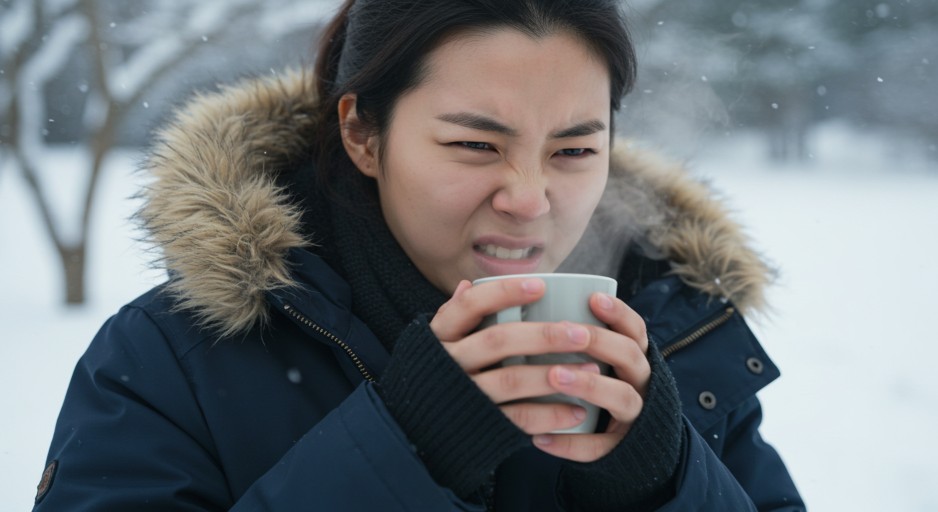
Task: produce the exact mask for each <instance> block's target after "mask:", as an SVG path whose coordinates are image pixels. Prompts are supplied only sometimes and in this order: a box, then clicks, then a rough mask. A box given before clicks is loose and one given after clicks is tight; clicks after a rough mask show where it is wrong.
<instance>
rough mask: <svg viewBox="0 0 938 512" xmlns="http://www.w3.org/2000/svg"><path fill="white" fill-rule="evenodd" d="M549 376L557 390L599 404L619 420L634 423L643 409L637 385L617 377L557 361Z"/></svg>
mask: <svg viewBox="0 0 938 512" xmlns="http://www.w3.org/2000/svg"><path fill="white" fill-rule="evenodd" d="M547 379H548V382H550V385H551V387H552V388H553V389H554V390H556V391H557V392H559V393H563V394H565V395H569V396H572V397H576V398H580V399H583V400H586V401H587V402H589V403H591V404H593V405H596V406H599V407H600V408H602V409H605V410H607V411H609V414H610V416H612V417H613V418H614V419H615V420H618V421H619V422H622V423H625V424H631V423H632V422H633V421H635V418H637V417H638V415H639V413H641V412H642V406H643V405H644V401H643V400H642V397H641V395H639V393H638V391H637V390H636V389H635V387H633V386H632V385H631V384H629V383H627V382H624V381H621V380H619V379H616V378H614V377H607V376H604V375H598V374H596V373H593V372H587V371H582V370H579V371H578V370H573V369H570V368H569V367H567V366H561V365H557V366H553V367H551V368H550V371H549V372H548V374H547Z"/></svg>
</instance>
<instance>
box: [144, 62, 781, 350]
mask: <svg viewBox="0 0 938 512" xmlns="http://www.w3.org/2000/svg"><path fill="white" fill-rule="evenodd" d="M312 84H313V80H312V77H311V76H309V75H308V74H304V73H298V72H291V73H287V74H285V75H282V76H279V77H273V78H264V79H256V80H250V81H246V82H243V83H241V84H238V85H237V86H233V87H226V88H223V89H222V90H221V91H220V92H218V93H214V94H206V95H200V96H197V97H196V98H194V99H193V100H192V101H191V102H190V103H189V104H188V105H186V106H185V107H183V108H182V109H180V110H179V112H178V113H177V114H176V116H175V119H174V120H173V122H172V123H170V124H169V126H168V127H166V128H165V129H163V130H162V131H160V132H159V134H158V140H157V144H156V145H155V147H154V148H153V150H152V152H151V153H150V156H149V158H148V159H147V160H146V162H145V164H144V167H145V170H146V171H148V172H149V173H150V174H151V175H152V181H151V184H150V185H149V186H148V187H147V188H146V189H145V190H144V192H143V198H144V205H143V207H142V209H141V210H140V212H139V218H140V220H141V222H142V224H143V227H144V229H145V230H146V232H147V234H148V238H149V240H150V241H151V242H152V243H153V244H154V245H155V246H156V247H157V248H158V249H159V250H160V251H161V254H162V260H161V261H162V264H163V265H164V266H165V267H166V269H167V270H168V271H170V273H171V275H172V280H171V282H170V284H169V291H170V292H171V293H172V294H173V295H174V296H175V297H176V299H177V300H178V303H179V305H180V307H181V308H184V309H188V310H190V311H192V312H193V313H194V314H195V315H196V316H197V317H198V318H199V319H200V320H201V321H202V322H203V323H204V324H205V325H207V326H210V327H212V328H215V329H218V331H219V332H220V333H221V334H222V335H231V334H235V333H239V332H242V331H245V330H246V329H248V328H250V327H251V326H253V325H254V324H256V323H257V322H258V321H262V320H263V319H264V318H265V317H266V315H267V305H266V299H265V296H266V292H268V291H271V290H275V289H278V288H285V287H290V286H291V285H292V284H293V281H292V276H291V274H290V271H289V269H288V264H287V261H286V255H287V251H288V249H289V248H291V247H298V246H303V245H306V244H307V241H306V240H305V239H304V237H303V235H302V229H301V216H302V212H301V211H299V210H298V209H297V207H296V206H295V205H294V204H292V203H291V202H290V200H289V199H288V194H287V193H286V192H285V191H284V190H282V189H280V188H278V186H277V185H276V184H275V178H274V176H275V173H277V172H278V171H280V170H283V169H285V168H288V167H289V166H291V165H295V164H296V163H297V162H298V161H301V160H302V158H303V156H305V155H308V151H309V149H308V147H307V144H306V142H307V141H309V140H310V138H311V132H312V129H313V126H314V119H313V111H314V107H315V104H316V101H317V100H316V94H315V91H314V88H313V86H312ZM611 240H615V241H620V242H619V243H617V244H615V245H613V246H610V244H609V242H610V241H611ZM627 242H634V243H638V244H640V246H641V247H642V248H643V250H644V251H645V253H646V254H648V255H650V256H653V257H660V258H666V259H668V260H670V261H671V262H672V269H673V272H674V273H675V274H677V275H678V276H680V277H681V279H683V280H684V281H685V282H686V283H687V284H689V285H690V286H693V287H695V288H697V289H700V290H701V291H703V292H705V293H707V294H709V295H711V296H714V297H720V298H727V299H729V300H731V301H733V302H734V303H735V304H736V306H737V307H738V308H739V309H741V310H743V311H744V312H745V311H752V310H757V309H760V308H761V307H762V306H763V303H764V299H763V293H764V288H765V286H766V285H767V284H768V283H769V282H770V280H771V278H772V271H771V270H770V268H769V267H768V266H767V265H766V264H765V263H764V262H763V261H762V260H761V259H760V258H759V257H758V255H757V254H756V253H755V252H754V251H753V250H752V249H751V248H750V247H749V246H748V242H747V239H746V237H745V236H744V235H743V233H742V232H741V229H740V227H739V226H738V225H737V224H736V223H735V222H733V221H732V220H731V219H730V218H729V217H728V215H727V213H726V210H725V209H724V207H723V206H722V205H721V204H720V203H719V201H717V200H715V199H714V198H713V194H712V192H711V191H710V189H709V188H707V187H706V186H705V185H703V184H701V183H698V182H696V181H693V180H692V179H690V178H689V177H688V176H687V174H686V172H685V171H684V170H683V169H682V168H681V167H680V166H676V165H671V164H667V163H664V162H661V161H658V160H656V159H655V158H653V157H651V156H649V155H648V154H643V153H641V152H639V151H636V150H634V149H633V148H631V147H629V146H628V145H627V144H625V143H624V142H623V141H619V142H617V148H616V149H615V151H614V152H613V156H612V165H611V168H610V176H609V184H608V185H607V188H606V192H605V194H604V196H603V198H602V200H601V202H600V205H599V207H598V208H597V211H596V214H595V215H594V217H593V219H592V220H591V222H590V227H589V228H588V230H587V233H586V235H585V236H584V238H583V241H582V242H581V243H580V245H579V246H578V248H577V249H576V250H575V251H574V253H573V254H572V255H571V257H570V258H569V259H568V261H567V262H566V263H565V264H564V266H563V267H562V270H567V271H575V270H587V269H589V271H591V272H594V273H602V272H603V271H607V272H608V271H609V270H611V269H612V268H613V264H614V262H615V261H618V258H619V257H621V255H622V251H623V250H624V246H625V244H626V243H627ZM600 269H601V270H600Z"/></svg>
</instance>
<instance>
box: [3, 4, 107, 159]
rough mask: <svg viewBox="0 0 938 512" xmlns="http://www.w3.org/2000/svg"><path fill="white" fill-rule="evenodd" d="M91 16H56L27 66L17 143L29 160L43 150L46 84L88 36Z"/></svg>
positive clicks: (23, 74)
mask: <svg viewBox="0 0 938 512" xmlns="http://www.w3.org/2000/svg"><path fill="white" fill-rule="evenodd" d="M89 31H90V27H89V25H88V20H86V19H85V18H84V17H83V16H81V15H78V14H71V15H68V16H66V17H64V18H60V19H58V20H56V22H55V24H54V25H53V27H52V29H51V30H50V31H49V35H48V36H47V39H46V41H45V43H44V44H43V45H41V46H40V47H39V48H38V49H37V51H36V53H35V54H34V55H33V56H32V57H31V58H30V59H29V60H28V61H27V62H26V63H25V65H24V66H23V68H22V70H21V72H20V76H19V80H18V83H17V84H16V85H15V87H16V97H17V98H16V99H17V101H18V102H19V111H20V115H21V117H20V119H21V124H20V128H19V130H18V132H19V140H18V141H16V143H17V145H18V146H19V147H20V149H21V150H22V152H23V156H24V157H25V158H26V159H27V160H28V161H29V162H37V161H38V160H39V157H40V156H41V151H42V135H43V125H44V124H45V122H46V105H45V101H44V100H43V89H44V87H45V84H46V83H47V82H49V81H50V80H51V79H52V78H54V77H55V76H56V74H57V73H59V72H60V71H61V69H62V67H63V66H64V65H65V64H66V63H67V61H68V58H69V56H70V55H71V54H72V52H73V51H74V50H75V47H76V46H77V45H78V44H79V43H80V42H81V41H83V40H84V39H85V38H86V37H88V33H89Z"/></svg>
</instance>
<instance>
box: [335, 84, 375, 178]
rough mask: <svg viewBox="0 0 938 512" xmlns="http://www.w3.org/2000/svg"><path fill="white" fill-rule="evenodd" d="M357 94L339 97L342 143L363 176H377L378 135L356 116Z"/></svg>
mask: <svg viewBox="0 0 938 512" xmlns="http://www.w3.org/2000/svg"><path fill="white" fill-rule="evenodd" d="M357 102H358V96H357V95H355V94H353V93H349V94H346V95H344V96H342V98H341V99H339V130H341V132H342V145H343V146H345V152H346V153H348V156H349V158H350V159H351V160H352V163H353V164H355V167H358V170H359V171H361V173H362V174H364V175H365V176H369V177H372V178H377V177H378V144H377V141H378V137H376V136H373V135H369V130H368V127H366V126H365V124H364V123H363V122H362V120H361V119H359V118H358V111H357V109H356V108H355V107H356V105H357Z"/></svg>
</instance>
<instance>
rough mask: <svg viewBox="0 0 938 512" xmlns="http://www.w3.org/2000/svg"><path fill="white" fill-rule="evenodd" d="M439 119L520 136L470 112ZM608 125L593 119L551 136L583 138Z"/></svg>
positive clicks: (441, 116) (512, 130)
mask: <svg viewBox="0 0 938 512" xmlns="http://www.w3.org/2000/svg"><path fill="white" fill-rule="evenodd" d="M437 119H439V120H440V121H445V122H447V123H453V124H456V125H459V126H462V127H465V128H469V129H472V130H480V131H483V132H495V133H500V134H502V135H507V136H509V137H515V136H517V135H518V131H517V130H515V129H514V128H510V127H508V126H505V125H504V124H502V123H500V122H498V121H496V120H494V119H492V118H489V117H485V116H482V115H479V114H473V113H470V112H455V113H450V114H441V115H439V116H437ZM605 130H606V123H603V122H602V121H600V120H598V119H593V120H592V121H586V122H583V123H579V124H577V125H575V126H572V127H570V128H565V129H563V130H559V131H556V132H554V133H552V134H550V138H552V139H565V138H570V137H583V136H585V135H592V134H594V133H597V132H601V131H605Z"/></svg>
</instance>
